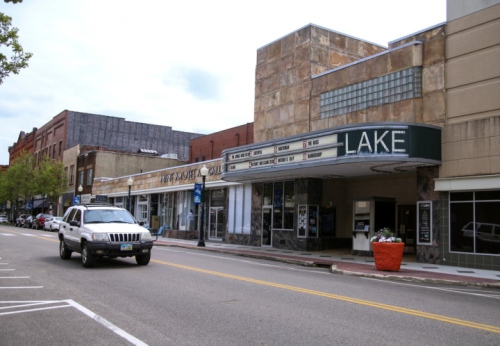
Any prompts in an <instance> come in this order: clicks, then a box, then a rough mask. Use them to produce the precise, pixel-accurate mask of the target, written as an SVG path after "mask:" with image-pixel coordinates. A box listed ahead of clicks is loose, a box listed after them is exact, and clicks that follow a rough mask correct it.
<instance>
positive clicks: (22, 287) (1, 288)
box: [0, 286, 43, 290]
mask: <svg viewBox="0 0 500 346" xmlns="http://www.w3.org/2000/svg"><path fill="white" fill-rule="evenodd" d="M25 288H43V286H10V287H0V290H9V289H16V290H17V289H25Z"/></svg>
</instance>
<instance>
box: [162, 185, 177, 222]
mask: <svg viewBox="0 0 500 346" xmlns="http://www.w3.org/2000/svg"><path fill="white" fill-rule="evenodd" d="M174 215H175V192H173V193H166V194H164V195H163V204H162V210H161V217H162V220H161V224H162V225H163V227H164V229H173V225H174Z"/></svg>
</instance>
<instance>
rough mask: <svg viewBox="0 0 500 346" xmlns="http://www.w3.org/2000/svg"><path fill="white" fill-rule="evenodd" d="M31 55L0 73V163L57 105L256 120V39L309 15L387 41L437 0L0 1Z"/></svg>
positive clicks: (160, 120)
mask: <svg viewBox="0 0 500 346" xmlns="http://www.w3.org/2000/svg"><path fill="white" fill-rule="evenodd" d="M0 12H3V13H5V14H7V15H9V16H10V17H12V22H13V26H14V27H16V28H18V29H19V36H20V39H19V41H20V43H21V45H22V46H23V48H24V50H25V51H27V52H31V53H33V57H32V58H31V60H30V62H29V67H28V68H26V69H24V70H22V71H21V72H20V74H18V75H13V74H11V75H10V76H9V77H7V79H6V80H4V83H3V84H1V85H0V124H1V126H2V130H1V131H0V164H8V163H9V152H8V147H9V146H12V145H13V144H14V143H15V142H17V140H18V137H19V134H20V132H21V131H24V132H26V133H28V132H31V131H32V130H33V128H34V127H36V128H40V127H42V126H43V125H44V124H46V123H47V122H48V121H50V120H51V119H52V118H53V117H54V116H56V115H57V114H59V113H60V112H62V111H63V110H65V109H67V110H72V111H79V112H86V113H94V114H102V115H109V116H115V117H122V118H125V119H126V120H128V121H136V122H143V123H151V124H158V125H167V126H171V127H172V128H173V129H174V130H179V131H187V132H196V133H203V134H208V133H212V132H217V131H221V130H224V129H227V128H231V127H234V126H238V125H242V124H245V123H248V122H253V110H254V108H253V107H254V77H255V64H256V52H257V49H258V48H260V47H262V46H265V45H267V44H268V43H271V42H273V41H275V40H276V39H279V38H281V37H283V36H285V35H287V34H289V33H291V32H293V31H295V30H297V29H299V28H302V27H304V26H306V25H307V24H310V23H313V24H316V25H319V26H322V27H325V28H328V29H332V30H335V31H338V32H341V33H344V34H347V35H349V36H354V37H357V38H360V39H363V40H366V41H370V42H373V43H377V44H380V45H382V46H385V47H387V45H388V42H390V41H393V40H396V39H398V38H401V37H404V36H407V35H409V34H412V33H414V32H417V31H420V30H423V29H426V28H428V27H431V26H433V25H436V24H440V23H442V22H445V21H446V1H445V0H419V1H414V0H377V1H375V0H349V1H346V0H324V1H322V0H321V1H317V0H309V1H304V0H300V1H295V0H274V1H273V0H252V1H230V0H225V1H223V0H212V1H206V0H201V1H199V0H192V1H166V0H143V1H137V0H136V1H132V0H50V1H46V0H45V1H43V0H24V2H23V3H22V4H16V5H13V4H6V3H4V1H3V0H1V2H0Z"/></svg>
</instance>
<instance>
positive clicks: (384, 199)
mask: <svg viewBox="0 0 500 346" xmlns="http://www.w3.org/2000/svg"><path fill="white" fill-rule="evenodd" d="M459 3H460V1H449V2H448V22H447V23H442V24H439V25H436V26H433V27H431V28H427V29H424V30H422V31H419V32H417V33H413V34H411V35H408V36H406V37H403V38H400V39H397V40H395V41H392V42H390V43H389V45H388V47H382V46H379V45H377V44H374V43H371V42H367V41H364V40H361V39H358V38H354V37H351V36H349V35H345V34H341V33H338V32H336V31H334V30H330V29H327V28H324V27H320V26H316V25H312V24H311V25H307V26H305V27H303V28H300V29H299V30H297V31H294V32H292V33H290V34H288V35H286V36H284V37H282V38H280V39H278V40H276V41H273V42H271V43H270V44H268V45H266V46H264V47H262V48H260V49H258V51H257V65H256V72H255V109H254V124H253V125H254V133H253V138H254V142H253V143H252V144H248V145H244V146H238V147H233V148H228V149H226V150H224V151H223V152H222V157H221V159H218V160H211V161H206V162H200V163H196V164H190V165H186V166H182V167H173V168H168V169H165V170H160V171H156V172H148V173H143V174H140V175H136V176H135V177H134V181H136V182H140V181H142V182H143V183H141V184H138V185H136V184H135V183H134V186H133V187H132V196H133V198H135V200H134V203H133V204H134V208H135V209H134V213H135V216H136V217H137V218H138V219H141V218H143V219H148V218H149V219H151V216H155V217H156V218H155V219H156V220H157V223H156V224H155V225H156V226H160V225H168V229H170V230H172V231H182V230H189V229H193V230H194V232H196V231H197V230H198V229H199V224H200V222H201V220H200V218H197V219H196V221H195V223H194V226H189V223H188V221H187V220H188V219H187V216H188V214H189V211H190V210H191V209H192V208H195V209H196V207H197V206H196V205H193V203H192V200H193V190H194V188H193V185H194V183H195V182H196V181H199V180H200V177H201V176H200V169H201V168H202V167H203V165H206V167H207V168H209V171H210V174H209V175H208V176H207V184H206V191H207V194H206V196H207V202H206V203H207V205H206V208H207V210H208V213H207V216H206V219H205V220H204V222H205V223H204V225H205V227H204V228H205V230H207V232H206V233H205V234H206V238H207V239H208V240H213V241H224V242H227V243H231V244H244V245H253V246H262V247H272V248H281V249H291V250H304V251H319V250H327V249H335V248H346V249H349V250H350V251H351V252H352V254H355V255H366V256H371V255H372V253H371V246H370V242H369V239H370V237H371V236H373V235H374V234H375V233H376V232H377V230H379V229H381V228H383V227H389V228H391V229H393V230H394V231H395V232H396V233H397V235H398V236H399V237H401V238H402V239H403V241H404V242H405V252H406V253H407V254H413V255H414V256H415V260H416V261H418V262H427V263H436V264H437V263H439V264H448V265H454V266H461V267H470V268H483V269H494V270H500V240H499V239H500V213H498V210H500V104H499V102H500V98H498V95H500V70H499V67H498V66H500V65H499V64H496V63H495V61H496V60H497V58H498V51H499V49H500V37H499V36H498V35H497V34H496V33H498V32H499V30H500V27H499V24H498V23H500V20H499V19H500V4H499V2H498V1H488V2H483V3H482V5H480V6H483V7H477V8H476V7H474V6H470V7H467V6H457V4H458V5H459ZM127 178H128V177H121V178H115V179H107V180H106V179H101V180H99V178H96V180H95V183H94V188H93V190H94V191H102V194H104V195H107V196H108V197H110V198H112V199H111V200H112V201H114V202H115V203H118V202H117V201H119V200H120V198H122V201H123V198H126V189H124V186H126V179H127ZM113 184H116V185H115V188H113ZM99 189H100V190H99ZM96 193H99V192H96ZM146 200H148V201H149V202H146ZM141 203H142V204H141ZM146 206H147V207H146ZM193 211H194V213H195V214H196V215H197V216H199V215H200V214H199V210H198V211H197V210H193ZM183 220H186V221H183ZM190 227H193V228H190ZM171 235H172V236H177V235H174V234H173V233H172V234H171ZM185 235H186V233H184V236H185ZM194 235H195V233H193V236H194Z"/></svg>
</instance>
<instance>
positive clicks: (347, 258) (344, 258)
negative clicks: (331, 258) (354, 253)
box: [341, 257, 354, 261]
mask: <svg viewBox="0 0 500 346" xmlns="http://www.w3.org/2000/svg"><path fill="white" fill-rule="evenodd" d="M341 259H342V260H350V261H352V260H353V259H354V257H342V258H341Z"/></svg>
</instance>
